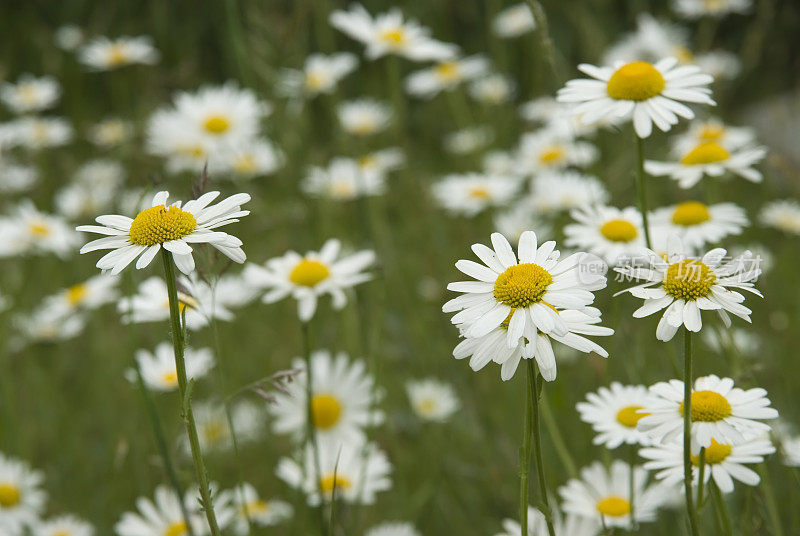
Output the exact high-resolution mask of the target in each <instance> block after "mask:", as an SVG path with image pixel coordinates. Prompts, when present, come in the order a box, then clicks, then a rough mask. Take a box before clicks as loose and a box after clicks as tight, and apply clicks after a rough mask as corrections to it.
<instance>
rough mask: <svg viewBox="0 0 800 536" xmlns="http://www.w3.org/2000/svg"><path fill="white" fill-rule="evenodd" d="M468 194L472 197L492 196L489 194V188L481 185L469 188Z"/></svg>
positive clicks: (487, 197) (488, 197)
mask: <svg viewBox="0 0 800 536" xmlns="http://www.w3.org/2000/svg"><path fill="white" fill-rule="evenodd" d="M469 196H470V197H471V198H473V199H484V200H485V199H490V198H491V197H492V196H491V194H489V189H488V188H485V187H483V186H475V187H474V188H470V190H469Z"/></svg>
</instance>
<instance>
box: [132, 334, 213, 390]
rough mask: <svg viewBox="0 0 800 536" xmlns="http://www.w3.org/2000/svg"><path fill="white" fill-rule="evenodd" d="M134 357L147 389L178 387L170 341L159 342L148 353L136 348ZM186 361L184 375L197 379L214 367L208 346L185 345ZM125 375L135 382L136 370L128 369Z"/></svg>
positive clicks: (171, 388)
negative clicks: (197, 347)
mask: <svg viewBox="0 0 800 536" xmlns="http://www.w3.org/2000/svg"><path fill="white" fill-rule="evenodd" d="M134 359H136V362H137V363H138V365H139V370H140V371H141V373H142V380H143V381H144V384H145V386H146V387H148V388H149V389H152V390H154V391H161V392H167V391H175V390H176V389H177V388H178V372H177V370H175V354H174V351H173V348H172V343H171V342H161V343H159V344H158V346H156V348H155V350H154V351H153V352H152V353H150V352H148V351H147V350H142V349H140V350H136V354H135V355H134ZM184 361H185V362H186V377H187V378H189V379H193V380H198V379H200V378H202V377H203V376H205V375H206V374H208V372H209V371H210V370H211V369H212V368H213V367H214V354H213V353H212V352H211V349H210V348H200V349H198V350H195V349H194V348H189V347H187V348H186V349H185V350H184ZM125 377H126V378H127V379H128V381H130V382H134V383H135V382H136V381H137V378H136V371H135V370H133V369H128V370H127V371H125Z"/></svg>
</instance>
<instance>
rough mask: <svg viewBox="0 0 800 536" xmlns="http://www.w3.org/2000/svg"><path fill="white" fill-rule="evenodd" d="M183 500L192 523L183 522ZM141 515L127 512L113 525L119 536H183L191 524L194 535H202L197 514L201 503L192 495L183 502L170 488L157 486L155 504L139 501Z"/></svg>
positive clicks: (137, 501)
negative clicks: (155, 535) (157, 535)
mask: <svg viewBox="0 0 800 536" xmlns="http://www.w3.org/2000/svg"><path fill="white" fill-rule="evenodd" d="M181 500H182V501H183V503H184V508H185V509H186V511H187V512H189V519H188V520H187V519H184V517H183V513H182V512H181ZM136 508H137V509H138V512H125V513H124V514H122V517H121V518H120V520H119V521H118V522H117V524H116V525H114V532H115V534H117V535H118V536H153V535H154V534H159V535H161V534H163V535H165V536H166V535H169V536H172V535H175V536H178V535H181V534H185V533H186V532H187V530H188V527H187V526H186V523H187V521H188V523H189V524H191V526H192V530H193V532H194V533H195V534H203V527H204V524H203V518H202V517H201V516H200V513H199V512H198V503H197V500H196V499H195V497H193V496H192V494H191V493H187V494H186V496H185V497H184V498H182V499H178V497H176V496H175V491H174V490H172V489H171V488H168V487H167V486H158V487H157V488H156V489H155V492H154V494H153V500H152V501H151V500H150V499H148V498H146V497H139V498H138V499H137V500H136Z"/></svg>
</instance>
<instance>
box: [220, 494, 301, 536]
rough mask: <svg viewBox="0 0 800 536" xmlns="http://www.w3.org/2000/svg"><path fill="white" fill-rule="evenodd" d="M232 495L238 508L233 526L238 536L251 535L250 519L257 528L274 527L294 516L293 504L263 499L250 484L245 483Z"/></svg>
mask: <svg viewBox="0 0 800 536" xmlns="http://www.w3.org/2000/svg"><path fill="white" fill-rule="evenodd" d="M231 493H232V494H233V500H234V501H235V502H236V503H237V506H238V509H237V512H238V515H237V516H236V519H235V520H234V521H233V524H232V525H233V532H234V533H235V534H236V535H237V536H246V535H247V534H249V530H250V527H249V524H248V519H249V520H250V521H251V522H252V523H253V524H254V525H255V526H257V527H272V526H275V525H279V524H281V523H283V522H285V521H287V520H288V519H290V518H291V517H292V515H293V514H294V508H292V505H291V504H289V503H288V502H286V501H282V500H280V499H269V500H265V499H262V498H261V497H260V496H259V494H258V491H256V488H255V487H253V485H252V484H250V483H248V482H243V483H242V485H241V487H238V486H237V488H236V489H235V490H233V491H232V492H231Z"/></svg>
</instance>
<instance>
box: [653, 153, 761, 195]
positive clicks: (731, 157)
mask: <svg viewBox="0 0 800 536" xmlns="http://www.w3.org/2000/svg"><path fill="white" fill-rule="evenodd" d="M766 155H767V149H766V148H765V147H747V148H741V149H731V150H728V149H726V148H725V147H724V146H723V145H722V144H720V143H717V142H715V141H705V142H701V143H699V144H697V145H695V146H694V147H692V148H691V149H689V150H688V151H687V152H685V153H684V154H682V155H681V157H680V159H679V160H678V161H677V162H662V161H657V160H647V161H646V162H645V163H644V167H645V171H647V173H649V174H650V175H655V176H667V177H670V178H671V179H673V180H675V181H677V182H678V185H680V187H681V188H691V187H692V186H694V185H695V184H697V183H698V182H700V180H701V179H702V178H703V176H708V177H720V176H723V175H725V174H727V173H730V174H732V175H738V176H739V177H742V178H743V179H746V180H748V181H750V182H756V183H758V182H761V181H762V180H763V178H764V176H763V175H762V174H761V172H760V171H758V170H757V169H755V167H753V166H755V164H757V163H759V162H760V161H761V160H763V159H764V157H765V156H766Z"/></svg>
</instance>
